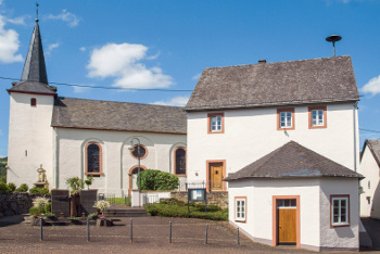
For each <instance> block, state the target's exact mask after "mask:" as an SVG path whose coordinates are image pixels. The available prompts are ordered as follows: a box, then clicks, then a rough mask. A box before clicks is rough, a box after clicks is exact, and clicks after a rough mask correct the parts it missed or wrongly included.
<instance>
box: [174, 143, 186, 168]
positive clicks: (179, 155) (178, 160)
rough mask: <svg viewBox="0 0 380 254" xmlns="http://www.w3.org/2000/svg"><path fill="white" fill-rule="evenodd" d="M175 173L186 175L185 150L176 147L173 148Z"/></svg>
mask: <svg viewBox="0 0 380 254" xmlns="http://www.w3.org/2000/svg"><path fill="white" fill-rule="evenodd" d="M174 156H175V173H176V174H177V175H186V150H185V149H184V148H182V147H181V148H177V149H176V150H175V154H174Z"/></svg>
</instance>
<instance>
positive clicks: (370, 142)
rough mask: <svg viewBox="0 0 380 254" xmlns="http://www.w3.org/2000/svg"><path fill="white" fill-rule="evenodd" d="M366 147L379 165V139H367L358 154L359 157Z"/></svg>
mask: <svg viewBox="0 0 380 254" xmlns="http://www.w3.org/2000/svg"><path fill="white" fill-rule="evenodd" d="M366 147H368V149H369V150H370V151H371V153H372V155H373V157H374V158H375V160H376V162H377V164H378V165H379V167H380V139H367V140H366V141H365V143H364V148H363V151H362V154H361V156H360V159H361V158H362V156H363V153H364V150H365V148H366Z"/></svg>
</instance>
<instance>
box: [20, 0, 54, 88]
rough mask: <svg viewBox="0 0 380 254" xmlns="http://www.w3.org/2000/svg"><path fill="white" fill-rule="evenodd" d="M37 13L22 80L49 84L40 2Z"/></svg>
mask: <svg viewBox="0 0 380 254" xmlns="http://www.w3.org/2000/svg"><path fill="white" fill-rule="evenodd" d="M36 14H37V16H36V23H35V26H34V30H33V34H32V39H31V40H30V44H29V51H28V55H27V56H26V59H25V64H24V69H23V71H22V76H21V80H22V81H30V82H39V83H43V84H48V79H47V74H46V65H45V57H44V51H43V48H42V40H41V34H40V27H39V25H38V4H37V11H36Z"/></svg>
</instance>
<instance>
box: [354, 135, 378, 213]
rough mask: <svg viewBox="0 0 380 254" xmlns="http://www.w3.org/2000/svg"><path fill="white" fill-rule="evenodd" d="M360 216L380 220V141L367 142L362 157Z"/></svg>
mask: <svg viewBox="0 0 380 254" xmlns="http://www.w3.org/2000/svg"><path fill="white" fill-rule="evenodd" d="M359 172H360V173H361V174H362V175H363V176H365V179H364V180H362V181H361V182H360V186H361V194H360V215H361V216H363V217H373V218H377V219H380V182H379V180H380V140H366V141H365V143H364V147H363V150H362V153H361V157H360V171H359Z"/></svg>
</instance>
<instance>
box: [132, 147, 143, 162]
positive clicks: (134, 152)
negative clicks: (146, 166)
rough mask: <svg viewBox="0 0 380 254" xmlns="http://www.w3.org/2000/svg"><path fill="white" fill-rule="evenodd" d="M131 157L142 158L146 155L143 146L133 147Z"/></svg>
mask: <svg viewBox="0 0 380 254" xmlns="http://www.w3.org/2000/svg"><path fill="white" fill-rule="evenodd" d="M132 155H133V156H134V157H136V158H139V157H140V159H141V158H143V157H144V156H145V155H146V148H145V147H144V146H143V145H134V146H133V150H132Z"/></svg>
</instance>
